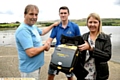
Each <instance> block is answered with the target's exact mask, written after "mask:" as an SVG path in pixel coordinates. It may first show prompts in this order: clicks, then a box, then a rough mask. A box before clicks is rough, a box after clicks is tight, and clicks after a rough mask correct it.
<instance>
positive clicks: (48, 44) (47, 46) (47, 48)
mask: <svg viewBox="0 0 120 80" xmlns="http://www.w3.org/2000/svg"><path fill="white" fill-rule="evenodd" d="M44 46H46V49H45V51H48V50H49V49H50V43H48V42H46V43H45V44H44Z"/></svg>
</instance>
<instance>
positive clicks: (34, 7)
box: [24, 4, 39, 14]
mask: <svg viewBox="0 0 120 80" xmlns="http://www.w3.org/2000/svg"><path fill="white" fill-rule="evenodd" d="M30 9H36V10H37V11H38V12H39V9H38V7H37V6H36V5H32V4H29V5H27V6H26V7H25V10H24V14H27V13H28V12H29V10H30Z"/></svg>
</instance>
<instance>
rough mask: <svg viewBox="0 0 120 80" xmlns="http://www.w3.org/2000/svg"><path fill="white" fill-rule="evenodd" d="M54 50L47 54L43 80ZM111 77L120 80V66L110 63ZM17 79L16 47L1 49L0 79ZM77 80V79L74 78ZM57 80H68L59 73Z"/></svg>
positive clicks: (42, 75) (42, 70) (42, 73)
mask: <svg viewBox="0 0 120 80" xmlns="http://www.w3.org/2000/svg"><path fill="white" fill-rule="evenodd" d="M52 52H53V48H51V49H50V50H49V51H48V52H45V65H44V66H43V67H42V69H41V74H40V75H41V76H40V78H41V80H47V71H48V65H49V61H50V59H51V53H52ZM109 67H110V77H109V80H120V64H119V63H116V62H112V61H109ZM6 77H9V78H11V77H15V78H19V77H20V73H19V70H18V56H17V51H16V48H15V47H4V46H2V47H0V78H6ZM74 78H75V77H74ZM55 80H67V79H66V77H65V75H64V74H63V73H61V72H60V73H59V75H57V76H56V77H55ZM75 80H76V78H75Z"/></svg>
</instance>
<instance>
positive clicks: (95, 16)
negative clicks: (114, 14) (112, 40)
mask: <svg viewBox="0 0 120 80" xmlns="http://www.w3.org/2000/svg"><path fill="white" fill-rule="evenodd" d="M90 17H93V18H95V19H96V20H98V21H99V29H98V34H100V33H101V32H102V20H101V18H100V16H99V15H98V14H97V13H91V14H89V16H88V17H87V23H88V20H89V18H90Z"/></svg>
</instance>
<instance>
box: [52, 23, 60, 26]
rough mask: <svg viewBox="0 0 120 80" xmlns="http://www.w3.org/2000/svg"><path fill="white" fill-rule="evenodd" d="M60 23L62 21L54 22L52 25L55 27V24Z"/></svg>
mask: <svg viewBox="0 0 120 80" xmlns="http://www.w3.org/2000/svg"><path fill="white" fill-rule="evenodd" d="M59 24H60V22H54V23H53V24H52V25H53V26H54V27H55V26H58V25H59Z"/></svg>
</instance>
